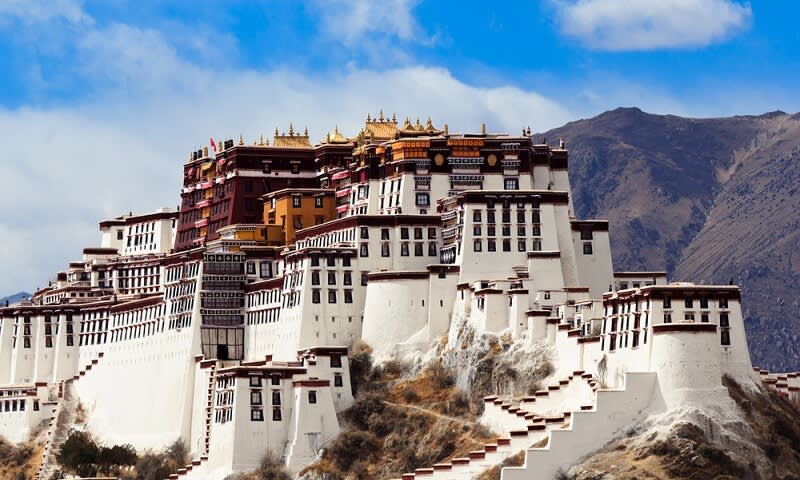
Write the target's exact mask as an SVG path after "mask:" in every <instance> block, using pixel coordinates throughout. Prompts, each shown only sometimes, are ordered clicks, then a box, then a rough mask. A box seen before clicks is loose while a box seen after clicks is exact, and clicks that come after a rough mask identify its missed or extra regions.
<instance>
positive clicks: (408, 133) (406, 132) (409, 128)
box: [399, 117, 443, 137]
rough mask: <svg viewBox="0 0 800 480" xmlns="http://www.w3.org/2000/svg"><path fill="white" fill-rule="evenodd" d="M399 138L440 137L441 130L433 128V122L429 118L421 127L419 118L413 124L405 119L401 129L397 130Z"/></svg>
mask: <svg viewBox="0 0 800 480" xmlns="http://www.w3.org/2000/svg"><path fill="white" fill-rule="evenodd" d="M399 133H400V136H401V137H419V136H423V135H425V136H436V135H441V134H442V133H443V130H439V129H437V128H436V127H434V126H433V121H431V118H430V117H428V121H427V122H426V123H425V125H422V124H421V123H420V122H419V118H417V121H416V122H415V123H413V124H412V123H411V121H410V120H409V119H408V118H406V120H405V122H403V127H402V128H401V129H400V130H399Z"/></svg>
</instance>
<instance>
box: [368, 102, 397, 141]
mask: <svg viewBox="0 0 800 480" xmlns="http://www.w3.org/2000/svg"><path fill="white" fill-rule="evenodd" d="M361 134H363V136H364V138H367V139H371V140H373V141H386V140H394V138H395V136H396V135H397V118H396V117H395V116H394V114H392V118H388V119H387V118H384V117H383V110H381V111H380V113H379V114H378V118H372V116H371V115H369V114H367V120H366V121H365V122H364V128H362V129H361V132H359V135H361Z"/></svg>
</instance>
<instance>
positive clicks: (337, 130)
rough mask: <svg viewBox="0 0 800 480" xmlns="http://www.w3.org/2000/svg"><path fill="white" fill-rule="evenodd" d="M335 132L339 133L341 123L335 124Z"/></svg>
mask: <svg viewBox="0 0 800 480" xmlns="http://www.w3.org/2000/svg"><path fill="white" fill-rule="evenodd" d="M333 133H339V125H334V127H333Z"/></svg>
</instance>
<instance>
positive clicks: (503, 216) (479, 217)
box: [472, 209, 542, 223]
mask: <svg viewBox="0 0 800 480" xmlns="http://www.w3.org/2000/svg"><path fill="white" fill-rule="evenodd" d="M526 212H527V211H526V210H523V209H518V210H517V214H516V220H517V223H527V221H528V220H527V213H526ZM472 222H473V223H481V222H483V211H482V210H473V211H472ZM541 222H542V217H541V214H540V212H539V210H531V219H530V223H541ZM486 223H498V222H497V215H496V213H495V211H494V210H486ZM499 223H511V210H509V209H503V210H501V211H500V222H499Z"/></svg>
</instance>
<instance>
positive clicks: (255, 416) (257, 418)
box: [250, 408, 264, 422]
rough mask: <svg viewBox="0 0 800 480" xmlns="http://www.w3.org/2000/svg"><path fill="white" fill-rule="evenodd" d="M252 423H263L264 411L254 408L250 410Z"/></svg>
mask: <svg viewBox="0 0 800 480" xmlns="http://www.w3.org/2000/svg"><path fill="white" fill-rule="evenodd" d="M250 421H252V422H263V421H264V410H262V409H260V408H254V409H252V410H250Z"/></svg>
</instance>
